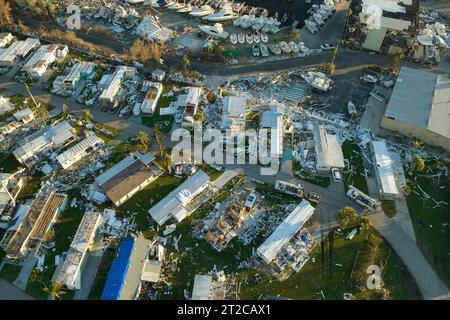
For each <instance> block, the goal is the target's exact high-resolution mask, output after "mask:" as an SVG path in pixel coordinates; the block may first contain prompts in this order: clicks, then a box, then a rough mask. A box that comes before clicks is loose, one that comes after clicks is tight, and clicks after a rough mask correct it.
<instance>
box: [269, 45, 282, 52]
mask: <svg viewBox="0 0 450 320" xmlns="http://www.w3.org/2000/svg"><path fill="white" fill-rule="evenodd" d="M269 50H270V51H272V53H273V54H275V55H279V54H281V49H280V47H279V46H278V45H277V44H269Z"/></svg>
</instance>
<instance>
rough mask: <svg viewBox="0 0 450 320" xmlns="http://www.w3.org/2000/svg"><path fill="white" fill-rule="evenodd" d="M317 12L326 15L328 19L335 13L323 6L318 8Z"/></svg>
mask: <svg viewBox="0 0 450 320" xmlns="http://www.w3.org/2000/svg"><path fill="white" fill-rule="evenodd" d="M317 13H319V14H320V15H321V16H322V17H326V18H327V19H328V18H329V17H331V16H332V15H333V13H332V12H331V11H327V10H324V9H322V8H319V9H317Z"/></svg>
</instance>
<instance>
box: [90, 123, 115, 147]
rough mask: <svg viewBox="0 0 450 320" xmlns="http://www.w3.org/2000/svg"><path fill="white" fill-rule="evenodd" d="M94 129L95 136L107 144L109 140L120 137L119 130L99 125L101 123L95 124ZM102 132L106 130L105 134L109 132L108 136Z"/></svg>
mask: <svg viewBox="0 0 450 320" xmlns="http://www.w3.org/2000/svg"><path fill="white" fill-rule="evenodd" d="M94 129H95V134H96V135H97V136H98V137H99V138H101V139H102V140H103V142H105V143H107V142H109V141H111V140H113V139H114V138H116V137H117V136H119V135H120V130H118V129H116V128H113V127H110V126H108V125H105V124H101V123H95V124H94ZM102 130H107V132H110V134H108V133H105V132H104V131H102Z"/></svg>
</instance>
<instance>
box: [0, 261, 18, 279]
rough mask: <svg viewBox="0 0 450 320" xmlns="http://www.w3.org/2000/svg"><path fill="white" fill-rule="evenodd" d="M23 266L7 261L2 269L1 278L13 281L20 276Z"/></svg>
mask: <svg viewBox="0 0 450 320" xmlns="http://www.w3.org/2000/svg"><path fill="white" fill-rule="evenodd" d="M21 270H22V266H18V265H14V264H9V263H6V264H5V265H4V266H3V268H2V270H0V278H3V279H5V280H6V281H9V282H13V281H14V280H16V278H17V277H18V276H19V273H20V271H21Z"/></svg>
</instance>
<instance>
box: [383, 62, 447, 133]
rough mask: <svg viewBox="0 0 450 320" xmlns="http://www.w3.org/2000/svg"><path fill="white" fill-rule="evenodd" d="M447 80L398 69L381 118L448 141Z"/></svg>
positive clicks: (408, 69)
mask: <svg viewBox="0 0 450 320" xmlns="http://www.w3.org/2000/svg"><path fill="white" fill-rule="evenodd" d="M449 111H450V79H449V78H445V77H442V76H440V75H437V74H433V73H430V72H425V71H421V70H416V69H411V68H408V67H402V68H401V70H400V74H399V76H398V79H397V82H396V83H395V86H394V91H393V92H392V95H391V99H390V101H389V104H388V106H387V108H386V113H385V117H389V118H394V119H395V120H397V121H401V122H405V123H408V124H410V125H413V126H416V127H418V128H422V129H427V130H430V131H433V132H435V133H437V134H440V135H442V136H444V137H447V138H449V137H450V116H449V115H450V112H449Z"/></svg>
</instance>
